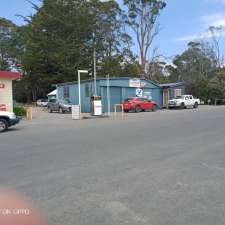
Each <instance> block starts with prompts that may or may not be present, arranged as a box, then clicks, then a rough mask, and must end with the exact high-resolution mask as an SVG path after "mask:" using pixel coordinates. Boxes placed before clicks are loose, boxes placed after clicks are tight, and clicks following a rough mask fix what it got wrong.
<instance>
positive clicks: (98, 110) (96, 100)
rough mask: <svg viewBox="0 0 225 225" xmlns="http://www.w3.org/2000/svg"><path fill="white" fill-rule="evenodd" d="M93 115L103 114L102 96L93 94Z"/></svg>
mask: <svg viewBox="0 0 225 225" xmlns="http://www.w3.org/2000/svg"><path fill="white" fill-rule="evenodd" d="M91 115H92V116H101V115H102V98H101V96H97V95H93V96H91Z"/></svg>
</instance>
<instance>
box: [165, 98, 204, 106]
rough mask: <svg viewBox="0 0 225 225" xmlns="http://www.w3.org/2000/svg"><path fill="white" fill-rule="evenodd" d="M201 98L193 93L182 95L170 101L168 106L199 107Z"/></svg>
mask: <svg viewBox="0 0 225 225" xmlns="http://www.w3.org/2000/svg"><path fill="white" fill-rule="evenodd" d="M199 104H200V99H197V98H194V97H193V96H192V95H181V96H177V97H176V98H174V99H172V100H170V101H169V104H168V108H169V109H172V108H181V109H185V108H198V106H199Z"/></svg>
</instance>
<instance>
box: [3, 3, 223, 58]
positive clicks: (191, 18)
mask: <svg viewBox="0 0 225 225" xmlns="http://www.w3.org/2000/svg"><path fill="white" fill-rule="evenodd" d="M32 1H33V2H35V3H38V2H39V0H32ZM33 12H34V11H33V9H32V7H31V5H30V4H29V3H28V2H27V1H26V0H1V5H0V17H5V18H8V19H10V20H12V21H13V22H15V23H16V24H22V23H23V20H22V19H21V18H19V17H17V16H16V14H19V15H23V16H28V15H30V14H32V13H33ZM159 22H160V25H161V27H162V31H161V33H160V35H159V36H158V37H157V39H156V40H155V43H154V45H155V46H158V48H159V53H162V54H164V55H166V56H168V57H170V56H174V55H176V54H179V53H181V52H182V51H184V50H185V49H186V46H187V43H188V42H189V41H191V40H193V39H197V38H198V37H201V36H207V37H209V36H210V35H209V33H207V32H206V29H207V28H208V27H209V26H210V25H225V0H167V7H166V8H165V9H164V11H163V12H162V13H161V17H160V19H159ZM220 35H222V36H225V34H224V33H222V34H220ZM134 49H135V50H136V48H135V47H134Z"/></svg>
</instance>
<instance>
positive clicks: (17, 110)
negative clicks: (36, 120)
mask: <svg viewBox="0 0 225 225" xmlns="http://www.w3.org/2000/svg"><path fill="white" fill-rule="evenodd" d="M13 112H14V113H15V114H16V115H17V116H25V115H26V108H24V107H22V106H16V107H14V108H13Z"/></svg>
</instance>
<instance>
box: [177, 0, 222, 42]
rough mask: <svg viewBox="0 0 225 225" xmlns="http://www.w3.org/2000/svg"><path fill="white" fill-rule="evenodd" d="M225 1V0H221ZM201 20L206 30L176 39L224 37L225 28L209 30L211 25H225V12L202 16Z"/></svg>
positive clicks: (190, 39)
mask: <svg viewBox="0 0 225 225" xmlns="http://www.w3.org/2000/svg"><path fill="white" fill-rule="evenodd" d="M220 1H223V2H224V3H225V0H220ZM200 21H201V22H202V23H203V27H204V29H203V30H206V31H204V32H201V33H198V34H192V35H187V36H183V37H179V38H177V39H176V41H193V40H201V39H209V38H211V37H212V36H216V37H223V36H225V30H224V29H218V30H215V31H214V32H213V33H212V32H210V31H209V30H208V28H209V27H218V28H222V27H225V13H214V14H208V15H204V16H202V17H200Z"/></svg>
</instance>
